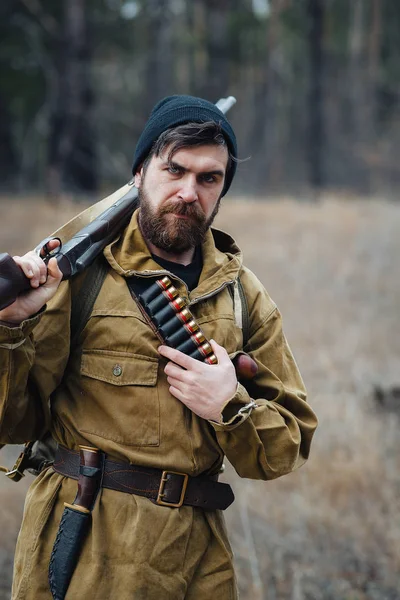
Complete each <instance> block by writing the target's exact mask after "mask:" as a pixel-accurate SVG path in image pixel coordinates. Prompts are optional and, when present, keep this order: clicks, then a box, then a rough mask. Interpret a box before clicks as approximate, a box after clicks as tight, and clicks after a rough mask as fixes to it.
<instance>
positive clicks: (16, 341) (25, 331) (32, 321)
mask: <svg viewBox="0 0 400 600" xmlns="http://www.w3.org/2000/svg"><path fill="white" fill-rule="evenodd" d="M45 309H46V306H43V308H41V309H40V311H39V312H37V313H36V314H35V315H32V317H29V318H28V319H25V321H22V323H20V324H19V325H18V326H16V327H11V326H8V325H7V324H6V323H4V322H1V321H0V348H6V349H7V350H14V349H15V348H18V346H20V345H21V344H23V343H24V341H25V340H26V338H27V337H28V336H29V335H30V334H31V333H32V330H33V329H34V327H35V326H36V325H37V324H38V323H39V321H40V319H41V318H42V314H43V312H44V311H45Z"/></svg>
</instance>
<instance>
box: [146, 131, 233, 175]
mask: <svg viewBox="0 0 400 600" xmlns="http://www.w3.org/2000/svg"><path fill="white" fill-rule="evenodd" d="M208 144H212V145H215V146H224V147H225V148H226V149H227V152H228V164H227V167H226V172H227V173H228V172H229V171H230V169H231V168H232V164H233V162H237V159H236V158H235V157H234V156H232V154H231V153H230V152H229V148H228V144H227V142H226V139H225V137H224V134H223V133H222V128H221V125H220V124H219V123H216V122H215V121H206V122H205V123H184V124H183V125H178V126H177V127H171V128H170V129H166V130H165V131H163V132H162V133H161V135H160V136H159V137H158V138H157V139H156V141H155V142H154V143H153V145H152V147H151V150H150V152H149V154H148V155H147V156H146V158H145V159H144V161H143V172H144V173H145V172H146V169H147V167H148V165H149V163H150V161H151V159H152V157H153V156H160V154H162V153H163V152H164V150H166V149H167V148H168V156H167V160H168V162H170V161H171V160H172V158H173V156H174V154H176V153H177V152H178V151H179V150H182V148H193V147H195V146H204V145H208ZM225 177H226V176H225Z"/></svg>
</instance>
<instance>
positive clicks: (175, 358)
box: [158, 346, 201, 371]
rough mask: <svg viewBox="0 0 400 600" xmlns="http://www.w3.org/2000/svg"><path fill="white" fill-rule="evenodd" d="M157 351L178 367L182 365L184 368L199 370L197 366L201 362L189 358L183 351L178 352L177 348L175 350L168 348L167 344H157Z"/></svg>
mask: <svg viewBox="0 0 400 600" xmlns="http://www.w3.org/2000/svg"><path fill="white" fill-rule="evenodd" d="M158 351H159V353H160V354H161V356H164V357H165V358H168V359H169V360H172V362H174V363H175V364H177V365H179V366H180V367H183V368H184V369H188V370H191V371H196V370H199V366H201V363H200V362H199V361H198V360H196V359H194V358H191V357H190V356H186V354H183V352H180V351H179V350H175V348H170V347H169V346H159V348H158Z"/></svg>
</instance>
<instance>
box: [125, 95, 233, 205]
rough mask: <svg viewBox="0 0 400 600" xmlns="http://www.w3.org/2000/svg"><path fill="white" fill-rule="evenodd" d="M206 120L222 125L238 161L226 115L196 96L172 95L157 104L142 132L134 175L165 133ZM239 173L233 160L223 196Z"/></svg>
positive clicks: (231, 152)
mask: <svg viewBox="0 0 400 600" xmlns="http://www.w3.org/2000/svg"><path fill="white" fill-rule="evenodd" d="M206 121H215V122H216V123H218V124H219V125H220V126H221V130H222V133H223V135H224V138H225V140H226V142H227V145H228V148H229V152H230V154H231V155H232V156H233V157H235V158H236V157H237V146H236V136H235V134H234V131H233V129H232V127H231V125H230V124H229V121H228V120H227V118H226V117H225V115H224V113H223V112H221V111H220V110H219V108H217V107H216V106H215V104H212V102H208V101H207V100H203V99H202V98H195V97H194V96H168V97H167V98H164V99H163V100H161V101H160V102H158V104H156V105H155V107H154V108H153V110H152V112H151V114H150V117H149V119H148V121H147V123H146V125H145V127H144V129H143V131H142V134H141V136H140V138H139V141H138V143H137V145H136V150H135V156H134V158H133V166H132V173H133V175H135V173H136V171H137V170H138V169H139V167H140V165H141V164H142V163H143V161H144V160H145V158H146V156H147V155H148V154H149V152H150V150H151V148H152V146H153V144H154V142H155V141H156V140H157V139H158V137H159V136H160V135H161V134H162V133H163V132H164V131H166V130H167V129H170V128H172V127H176V126H177V125H183V124H184V123H205V122H206ZM235 171H236V162H235V161H231V167H230V169H229V170H228V171H227V173H226V175H225V186H224V189H223V195H225V194H226V192H227V191H228V189H229V187H230V185H231V183H232V179H233V176H234V175H235Z"/></svg>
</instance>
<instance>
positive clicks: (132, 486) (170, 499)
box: [52, 446, 235, 510]
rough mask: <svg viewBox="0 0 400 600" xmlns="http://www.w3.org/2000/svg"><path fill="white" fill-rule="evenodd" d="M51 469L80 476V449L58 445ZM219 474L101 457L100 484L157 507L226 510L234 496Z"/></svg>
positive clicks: (73, 477)
mask: <svg viewBox="0 0 400 600" xmlns="http://www.w3.org/2000/svg"><path fill="white" fill-rule="evenodd" d="M52 467H53V469H54V471H56V472H57V473H60V474H61V475H64V476H66V477H71V478H72V479H78V478H79V468H80V466H79V452H75V451H74V450H69V449H68V448H64V447H63V446H59V447H58V450H57V452H56V456H55V459H54V463H53V465H52ZM217 478H218V475H211V476H207V475H199V476H198V477H191V476H190V475H187V474H186V473H180V472H178V471H168V470H165V471H162V470H161V469H154V468H151V467H140V466H136V465H131V464H129V463H119V462H115V461H113V460H110V459H105V460H104V471H103V476H102V483H101V485H102V487H105V488H108V489H110V490H117V491H118V492H126V493H128V494H135V495H138V496H145V497H146V498H149V499H150V500H152V501H153V502H155V503H156V504H159V505H160V506H169V507H170V508H179V507H180V506H182V504H187V505H189V506H198V507H200V508H203V509H205V510H225V509H226V508H228V506H230V505H231V504H232V502H233V501H234V499H235V496H234V494H233V491H232V488H231V486H230V485H228V484H227V483H220V482H218V481H217Z"/></svg>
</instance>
